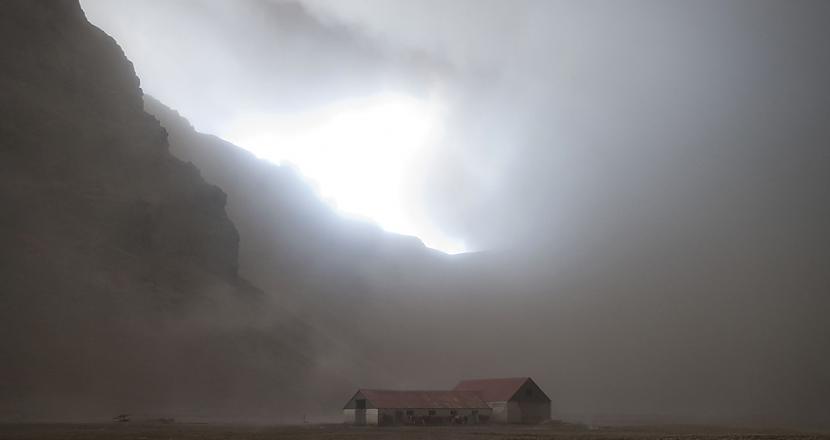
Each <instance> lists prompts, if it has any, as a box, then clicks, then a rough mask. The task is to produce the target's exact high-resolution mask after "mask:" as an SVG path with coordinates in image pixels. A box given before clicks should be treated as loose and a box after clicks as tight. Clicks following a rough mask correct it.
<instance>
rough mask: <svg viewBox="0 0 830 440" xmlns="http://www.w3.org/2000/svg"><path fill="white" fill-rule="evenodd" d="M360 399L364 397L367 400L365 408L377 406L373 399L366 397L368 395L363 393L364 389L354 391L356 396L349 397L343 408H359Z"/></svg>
mask: <svg viewBox="0 0 830 440" xmlns="http://www.w3.org/2000/svg"><path fill="white" fill-rule="evenodd" d="M360 399H363V400H365V401H366V408H364V409H370V408H375V407H376V406H375V405H374V403H372V401H371V400H369V399H368V398H367V397H366V395H365V394H364V393H363V390H357V392H356V393H354V396H352V398H351V399H349V401H348V402H346V404H345V405H343V409H355V408H357V401H358V400H360Z"/></svg>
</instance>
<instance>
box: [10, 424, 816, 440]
mask: <svg viewBox="0 0 830 440" xmlns="http://www.w3.org/2000/svg"><path fill="white" fill-rule="evenodd" d="M779 438H783V439H805V440H806V439H828V440H830V435H827V434H814V433H797V432H784V431H764V430H747V429H726V428H710V427H640V428H604V429H597V430H588V429H580V428H578V427H570V426H558V427H513V426H510V427H501V426H484V427H482V426H479V427H417V428H416V427H390V428H369V427H350V426H343V425H309V426H244V425H221V424H216V425H214V424H170V425H149V424H134V423H111V424H78V425H73V424H7V425H0V439H2V440H24V439H39V440H40V439H43V440H80V439H93V440H97V439H116V440H117V439H124V440H128V439H129V440H176V439H185V440H187V439H193V440H196V439H200V440H220V439H221V440H265V439H274V440H281V439H285V440H288V439H291V440H329V439H369V440H372V439H375V440H393V439H394V440H450V439H462V440H465V439H467V440H473V439H475V440H537V439H539V440H542V439H544V440H555V439H580V440H590V439H597V440H605V439H678V440H694V439H730V440H739V439H740V440H743V439H747V440H749V439H752V440H760V439H779Z"/></svg>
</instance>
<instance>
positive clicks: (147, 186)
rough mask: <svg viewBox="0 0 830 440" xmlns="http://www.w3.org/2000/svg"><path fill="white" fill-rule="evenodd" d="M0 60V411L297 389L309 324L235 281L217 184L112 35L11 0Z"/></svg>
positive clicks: (44, 411)
mask: <svg viewBox="0 0 830 440" xmlns="http://www.w3.org/2000/svg"><path fill="white" fill-rule="evenodd" d="M0 60H2V66H3V67H2V69H0V206H2V209H0V299H2V302H3V306H2V307H0V419H9V418H11V419H17V418H19V419H27V418H39V417H41V418H43V417H45V418H53V419H54V418H61V417H93V418H100V417H108V416H111V415H112V414H111V413H118V412H124V411H126V412H129V411H138V410H142V411H156V412H161V413H166V411H174V412H175V411H184V412H189V414H191V415H193V416H213V415H215V414H217V413H221V414H223V415H224V416H226V417H238V416H239V415H240V413H244V412H245V411H246V410H247V409H248V408H249V407H250V405H251V404H252V402H256V405H254V406H255V407H256V408H259V409H262V410H264V409H269V410H272V409H273V407H274V405H277V404H278V402H277V400H278V399H284V398H286V396H290V395H292V394H291V393H292V391H291V390H292V389H293V388H292V387H294V388H296V387H299V383H300V382H301V377H300V376H301V371H303V370H304V369H305V368H307V367H308V365H309V363H310V362H312V360H311V359H310V357H309V356H308V354H307V353H306V351H307V350H308V348H307V347H305V346H304V342H303V341H304V337H305V333H304V332H305V327H304V326H303V325H302V323H300V322H295V320H294V318H292V317H291V316H290V315H287V314H286V313H283V312H280V311H279V310H278V309H271V310H270V311H269V312H268V313H267V315H266V314H265V313H264V312H262V309H263V308H262V304H261V301H262V298H261V297H262V294H261V292H260V291H258V290H257V289H256V288H254V287H251V286H249V285H248V284H247V283H246V282H245V281H244V280H242V279H240V278H239V277H238V276H237V254H238V241H239V238H238V234H237V232H236V229H235V227H234V225H233V224H232V223H231V221H230V220H229V218H228V216H227V215H226V213H225V204H226V196H225V193H224V192H222V191H221V190H220V189H219V188H217V187H215V186H212V185H209V184H207V183H206V182H205V181H204V179H203V178H202V177H201V176H200V173H199V170H198V169H197V168H196V167H195V166H194V165H192V164H190V163H185V162H182V161H180V160H178V159H176V158H174V157H173V156H172V155H171V154H170V152H169V151H168V143H167V132H166V131H165V130H164V129H163V128H162V127H161V126H160V125H159V122H158V121H157V120H156V119H155V118H154V117H152V116H150V115H148V114H146V113H145V112H144V110H143V102H142V92H141V89H140V88H139V80H138V78H137V77H136V75H135V72H134V70H133V68H132V64H131V63H130V62H129V61H128V60H127V59H126V57H125V56H124V54H123V52H122V51H121V49H120V48H119V47H118V45H117V44H116V43H115V41H114V40H113V39H112V38H110V37H109V36H107V35H106V34H104V33H103V32H102V31H101V30H99V29H97V28H96V27H94V26H92V25H91V24H89V23H88V22H87V21H86V19H85V17H84V15H83V12H82V10H81V8H80V6H79V5H78V3H77V2H75V1H26V0H24V1H6V2H3V3H2V4H0ZM286 384H288V385H286ZM292 384H294V385H292ZM276 387H279V388H280V392H275V389H276ZM242 396H244V398H243V397H242ZM246 405H249V406H246ZM225 407H231V408H234V410H235V411H236V412H227V411H224V409H220V408H225ZM171 408H172V409H171ZM247 415H248V416H250V417H256V416H257V414H256V413H251V412H249V413H247Z"/></svg>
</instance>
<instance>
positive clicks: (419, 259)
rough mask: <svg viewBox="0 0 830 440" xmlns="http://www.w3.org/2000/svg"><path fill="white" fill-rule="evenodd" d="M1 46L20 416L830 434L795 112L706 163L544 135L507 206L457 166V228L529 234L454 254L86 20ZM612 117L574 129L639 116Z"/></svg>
mask: <svg viewBox="0 0 830 440" xmlns="http://www.w3.org/2000/svg"><path fill="white" fill-rule="evenodd" d="M225 5H226V6H227V5H228V4H225ZM284 7H287V6H285V5H282V6H279V7H276V6H275V7H274V8H275V9H276V10H280V9H282V8H284ZM291 10H292V11H294V13H296V14H299V15H301V16H302V17H303V21H302V23H305V24H304V26H306V25H307V26H312V25H315V24H314V23H316V22H315V21H314V20H312V19H311V18H310V17H309V16H307V15H306V12H304V11H305V10H304V9H302V8H299V7H294V6H292V7H291ZM690 28H691V27H690ZM340 31H342V32H346V31H345V30H344V29H340V30H339V31H338V32H340ZM806 34H808V35H809V33H806ZM339 35H340V34H337V36H339ZM0 37H2V38H0V59H2V60H3V62H4V64H3V69H2V70H1V71H0V98H2V99H0V141H2V143H0V207H2V210H0V283H2V284H0V297H1V298H2V301H3V307H2V308H0V419H2V420H32V419H44V420H80V419H102V418H109V417H111V416H112V415H115V414H117V413H123V412H129V413H149V414H154V415H158V416H173V417H177V418H181V419H184V420H186V419H211V420H258V421H267V422H280V421H286V420H287V421H298V420H301V417H302V416H303V415H305V414H308V415H310V416H312V417H314V416H322V415H327V416H331V415H336V414H337V413H338V411H339V410H340V407H341V405H342V404H343V403H344V402H345V400H346V399H348V397H349V395H350V394H351V393H353V391H354V389H355V388H357V387H377V388H417V389H441V388H447V387H450V386H452V385H453V384H455V383H456V382H457V381H458V380H459V379H463V378H476V377H488V376H494V377H495V376H499V377H503V376H532V377H533V378H534V380H535V381H536V382H537V383H538V384H539V385H540V386H541V387H542V388H543V389H544V390H545V391H546V392H547V394H549V395H550V397H551V398H552V400H553V402H552V407H553V413H554V417H561V418H565V419H569V420H581V421H588V422H596V423H613V422H620V421H660V422H684V423H689V422H693V423H694V422H700V423H733V424H734V423H737V424H749V425H791V426H799V427H824V428H826V427H828V419H827V417H826V403H827V401H828V399H830V353H828V336H827V335H828V334H830V324H828V322H830V321H828V320H827V319H826V315H827V313H828V310H830V307H828V296H827V293H828V292H830V282H828V267H827V262H828V252H827V249H828V245H830V240H828V233H827V224H828V222H830V214H829V212H828V209H827V208H828V206H830V204H828V203H827V199H826V194H825V191H826V188H827V187H828V186H830V182H828V176H830V174H828V173H827V172H826V171H827V169H828V158H829V156H828V155H827V150H826V148H825V147H826V145H827V143H826V142H825V141H826V140H827V139H830V136H828V132H827V129H826V127H825V125H826V124H824V125H822V124H821V123H820V122H821V121H820V120H819V119H818V118H814V119H810V118H794V117H793V118H787V117H786V115H787V114H789V113H787V111H789V112H791V113H792V114H796V110H798V108H801V107H798V106H796V105H793V107H792V108H790V109H789V110H787V108H785V107H775V109H778V110H776V111H775V112H773V111H772V110H770V112H768V113H767V112H751V111H743V109H741V108H739V109H738V110H735V116H733V119H732V121H734V122H733V123H731V124H727V123H721V119H718V118H715V117H712V118H711V121H709V119H708V118H701V119H706V120H707V121H709V122H712V121H714V122H712V124H713V125H712V127H713V128H712V130H708V131H707V130H702V131H700V132H698V131H695V130H693V129H692V128H687V129H686V131H688V132H694V133H695V134H698V133H702V134H701V135H700V136H694V137H693V139H688V140H686V141H687V142H688V143H689V144H690V145H695V148H689V149H682V148H676V149H672V148H661V147H663V146H664V145H663V144H662V142H664V141H665V142H666V143H667V144H668V141H669V140H671V139H674V137H675V134H676V131H672V130H670V129H669V128H671V126H670V125H668V124H667V125H666V127H668V128H664V129H662V130H661V131H660V132H659V134H660V136H656V137H654V138H648V139H651V140H652V141H653V142H654V144H648V143H638V142H635V141H633V140H631V139H626V141H625V142H624V141H621V140H618V139H614V142H611V141H609V140H607V139H599V140H596V142H595V144H596V145H598V146H593V145H594V143H592V142H593V141H592V142H585V144H586V145H591V147H590V148H589V147H584V148H583V149H580V148H578V147H577V146H568V145H566V146H561V147H557V148H551V147H550V145H551V144H550V143H549V142H548V139H547V138H545V137H544V136H537V135H536V134H534V135H533V136H527V138H528V139H531V140H533V141H534V142H535V143H534V144H533V145H531V146H526V147H523V148H525V149H524V150H520V151H519V152H518V153H516V154H515V157H514V161H513V162H511V167H512V168H511V169H510V170H509V171H506V172H504V173H503V174H501V176H502V178H503V179H504V180H503V181H502V183H504V185H501V186H498V191H496V194H495V195H494V194H493V193H486V192H483V191H478V190H476V188H475V186H473V187H472V189H470V188H466V187H465V186H464V185H454V186H452V185H447V188H448V189H447V190H441V191H438V189H440V188H444V186H442V185H440V184H441V183H442V182H444V183H446V182H454V181H455V180H454V179H455V178H456V177H458V176H457V174H455V173H449V175H447V174H443V175H442V174H441V172H445V171H446V170H445V169H444V168H443V165H446V164H443V163H442V164H438V165H436V166H435V167H434V168H431V169H428V170H427V171H428V172H427V173H426V175H425V176H421V177H422V178H424V179H425V180H429V179H430V178H431V177H433V176H435V177H436V178H435V179H432V180H430V182H429V183H430V186H431V187H432V186H434V187H435V188H438V189H435V190H436V191H437V192H438V193H440V197H439V196H436V197H437V198H439V199H441V200H442V201H440V202H436V203H437V205H440V206H441V207H443V208H444V209H445V210H446V212H444V213H443V214H445V215H447V216H448V219H449V220H451V221H450V223H452V224H454V225H455V227H460V226H458V225H465V226H464V227H465V228H467V229H469V231H471V232H474V233H475V234H478V235H480V237H479V238H480V239H481V242H482V243H504V242H507V241H509V240H515V241H514V242H512V243H513V245H512V246H504V247H494V248H493V249H492V250H489V251H487V252H482V253H477V254H467V255H454V256H449V255H444V254H441V253H438V252H435V251H432V250H430V249H427V248H425V247H424V246H423V244H422V243H421V242H420V241H419V240H418V239H416V238H413V237H406V236H400V235H394V234H389V233H386V232H384V231H382V230H381V229H380V228H378V227H376V226H375V225H372V224H370V223H367V222H362V221H357V220H354V219H348V218H344V217H342V216H340V215H338V214H337V213H336V212H335V211H334V210H333V209H332V208H330V207H329V206H328V205H326V204H325V203H324V202H323V201H321V200H320V198H319V197H318V194H317V192H316V191H315V189H314V188H313V186H312V185H309V183H308V182H306V180H305V179H304V178H303V177H301V176H300V174H299V173H298V172H297V171H295V170H293V169H292V168H290V167H285V166H278V165H275V164H273V163H269V162H267V161H264V160H261V159H258V158H257V157H255V156H254V155H253V154H251V153H249V152H247V151H245V150H243V149H241V148H239V147H238V146H235V145H233V144H231V143H229V142H226V141H224V140H222V139H220V138H217V137H215V136H212V135H207V134H202V133H199V132H197V131H196V130H195V129H194V128H193V127H192V126H191V125H190V123H189V122H188V120H187V119H185V117H183V116H181V115H179V114H178V113H176V111H175V110H172V109H170V108H168V107H167V106H166V105H165V103H163V102H160V101H158V100H155V99H154V98H152V97H150V96H146V95H144V94H143V92H142V90H141V88H140V87H139V79H138V77H137V76H136V73H135V71H134V69H133V66H132V64H131V62H130V61H129V60H128V59H127V57H126V56H125V54H124V53H123V52H122V50H121V49H120V47H119V45H118V44H117V43H116V41H115V40H113V39H112V38H110V37H109V36H108V35H106V34H105V33H104V32H103V31H101V30H100V29H98V28H96V27H95V26H93V25H91V24H90V23H89V22H88V21H87V20H86V18H85V16H84V13H83V12H82V10H81V8H80V6H79V5H78V3H77V2H70V1H54V2H45V1H44V2H40V1H37V2H36V1H25V0H15V1H5V2H3V3H2V4H0ZM182 38H184V37H182ZM337 40H338V41H340V39H339V38H337ZM343 41H346V40H343ZM361 41H363V40H361ZM742 41H743V40H742ZM746 41H750V42H751V41H753V40H751V39H749V38H747V39H746ZM747 44H748V45H749V43H747ZM361 47H362V46H361ZM749 47H752V46H751V45H749ZM339 48H340V46H336V47H335V49H336V51H338V53H339V51H340V49H339ZM251 53H252V54H253V55H258V54H257V53H256V51H252V52H251ZM344 53H345V51H344ZM486 53H487V54H488V55H489V54H490V53H491V51H486ZM788 53H789V52H788ZM247 55H251V54H247ZM251 58H252V59H257V58H258V56H251ZM533 59H534V60H535V59H536V58H535V57H533ZM782 65H786V63H784V64H782ZM672 66H674V64H672ZM177 67H178V66H169V68H170V69H171V70H173V69H176V68H177ZM590 67H591V69H587V68H586V70H590V71H592V72H606V71H607V70H603V69H599V68H597V69H593V68H594V67H597V66H594V65H590ZM531 70H532V69H530V68H528V71H531ZM776 72H777V71H776ZM269 74H271V72H270V71H269ZM762 74H763V72H762ZM770 76H774V75H772V74H770ZM298 77H302V75H298ZM576 77H578V75H574V78H576ZM818 77H819V76H818V75H816V78H818ZM730 78H732V77H731V76H730ZM808 79H809V78H808ZM822 80H823V77H822ZM598 82H600V81H598ZM771 83H774V84H778V81H777V79H776V78H772V79H770V78H768V77H767V76H763V75H761V77H760V79H758V80H757V81H756V83H753V84H761V85H766V84H771ZM803 84H809V81H807V80H805V81H802V82H793V83H788V87H787V88H786V90H789V91H792V90H796V91H800V93H799V96H802V95H803V97H805V98H804V104H803V106H802V107H803V108H813V107H815V108H824V107H822V106H825V107H826V106H827V103H828V102H830V101H828V100H827V99H826V98H825V97H824V96H823V95H821V94H811V93H808V90H807V89H806V86H803ZM191 85H192V86H194V87H195V85H196V83H195V82H194V83H193V84H191ZM742 86H743V87H746V88H745V89H741V90H743V93H746V94H747V95H750V96H753V97H755V100H757V101H761V102H767V101H770V102H773V101H775V102H784V101H785V99H784V98H783V97H786V93H785V91H783V90H784V89H783V88H782V89H780V90H779V89H776V88H774V87H760V86H757V87H756V85H752V87H750V85H744V84H743V83H742ZM800 86H801V87H804V90H802V89H800V88H799V87H800ZM251 88H252V89H256V87H255V84H254V85H253V86H252V87H251ZM507 89H510V88H509V87H506V88H505V90H507ZM487 90H489V88H488V89H487ZM477 93H478V94H484V93H485V90H484V89H482V90H479V91H478V92H477ZM470 94H472V95H476V96H478V95H477V94H476V93H470ZM532 95H534V96H536V95H535V94H532ZM657 95H659V94H657ZM768 95H771V96H772V97H771V98H769V99H766V97H767V96H768ZM662 96H663V95H660V97H662ZM719 96H720V95H719ZM655 99H656V98H655ZM495 102H502V101H498V100H495ZM467 104H470V103H467ZM473 104H475V102H474V103H473ZM699 104H700V105H701V107H705V105H704V103H699ZM739 104H740V105H749V104H746V103H745V102H743V101H739ZM750 104H751V105H750V108H752V109H754V108H756V107H755V106H754V104H755V102H750ZM594 105H595V106H596V107H591V106H588V107H580V108H581V109H582V110H580V111H585V112H586V114H588V116H585V115H583V117H584V119H582V120H581V121H580V122H581V124H583V125H581V126H579V125H578V124H575V125H574V127H582V129H584V130H585V131H586V132H590V133H591V134H593V133H605V130H604V129H605V126H604V125H603V124H602V123H599V122H598V121H600V120H602V118H599V119H598V118H596V117H594V113H592V112H591V111H595V112H599V114H604V115H606V116H607V118H606V119H607V120H609V121H616V124H617V125H619V126H620V127H622V126H624V125H625V124H624V122H628V123H631V124H634V123H635V122H637V121H633V120H626V119H624V118H623V119H617V117H620V116H621V115H620V114H615V113H611V114H605V113H602V110H601V109H604V108H605V107H603V106H601V105H600V103H599V102H598V103H594ZM471 107H475V106H474V105H471ZM504 107H509V108H511V109H512V108H513V107H512V106H504ZM736 107H739V106H738V105H737V104H736ZM499 108H502V107H499ZM608 108H612V107H608ZM613 108H618V109H624V110H620V112H624V113H626V115H628V113H632V114H633V113H634V112H629V111H628V108H627V107H626V106H622V105H620V106H618V107H613ZM761 108H764V109H771V108H773V107H766V106H762V107H761ZM588 110H591V111H588ZM739 110H740V111H739ZM511 111H512V110H511ZM606 111H607V110H606ZM675 111H676V112H677V113H678V114H679V113H681V112H680V111H679V110H676V109H675ZM694 112H696V113H695V115H696V116H700V114H701V113H702V112H698V110H697V109H696V108H695V110H694ZM657 113H658V112H653V113H651V117H653V118H655V119H656V118H657ZM517 114H518V113H517ZM537 114H547V113H545V112H541V111H540V112H537ZM671 114H672V115H674V113H671ZM519 116H521V114H519ZM612 116H614V117H612ZM578 117H579V115H576V116H574V118H577V119H578ZM674 117H676V118H677V119H678V120H680V119H682V118H680V116H678V115H675V116H674ZM471 119H474V120H477V119H476V118H471ZM516 119H521V118H519V117H516ZM530 119H532V118H530ZM756 119H758V120H756ZM487 120H490V119H487ZM493 120H499V118H493ZM532 120H533V121H536V122H538V123H539V125H544V126H547V125H548V124H545V123H544V121H542V122H539V121H537V120H535V119H532ZM759 121H760V122H759ZM770 121H774V122H775V124H772V123H771V122H770ZM514 122H515V121H514ZM588 122H590V123H588ZM675 122H676V121H675ZM646 125H647V126H648V127H651V126H653V125H654V124H652V123H651V121H648V123H647V124H646ZM754 125H759V126H763V127H767V126H770V127H772V126H774V130H771V131H772V132H771V133H768V134H769V135H767V136H761V135H756V132H755V131H753V130H748V129H746V128H745V127H750V126H754ZM473 126H474V127H476V129H478V128H479V127H480V125H478V124H477V123H476V124H473ZM585 127H589V129H588V128H585ZM617 128H618V129H619V127H617ZM567 129H572V130H576V131H579V130H577V129H573V128H572V127H564V128H563V130H567ZM620 130H622V129H620ZM643 131H644V132H648V133H649V134H650V135H651V134H653V133H652V132H650V131H648V130H643ZM486 134H487V133H484V134H482V135H481V136H477V137H473V139H474V140H476V141H481V142H486V141H487V136H486ZM537 134H538V133H537ZM571 135H573V136H574V137H575V138H578V136H576V134H574V133H571ZM632 136H633V135H632ZM459 137H460V136H459ZM621 139H622V138H621ZM655 139H656V140H655ZM583 141H584V139H583ZM470 142H473V141H470ZM657 144H659V145H657ZM511 145H512V144H511ZM556 145H558V144H556ZM591 148H592V149H591ZM550 151H553V153H551V152H550ZM465 157H467V156H465V154H463V152H461V151H458V155H457V156H456V160H459V161H461V162H463V160H462V159H464V158H465ZM597 158H600V160H597ZM474 163H478V162H474ZM597 163H598V164H599V165H597ZM439 168H440V169H439ZM469 168H475V167H469ZM447 169H449V170H452V167H449V168H447ZM571 171H573V172H571ZM433 173H436V174H433ZM462 180H463V179H462ZM469 200H476V201H477V202H476V203H473V204H471V205H470V206H474V208H469V206H467V205H465V202H467V201H469ZM459 201H460V202H459ZM485 202H486V203H485ZM467 208H469V210H467ZM456 214H457V215H458V216H460V217H463V218H458V219H452V217H454V216H455V215H456Z"/></svg>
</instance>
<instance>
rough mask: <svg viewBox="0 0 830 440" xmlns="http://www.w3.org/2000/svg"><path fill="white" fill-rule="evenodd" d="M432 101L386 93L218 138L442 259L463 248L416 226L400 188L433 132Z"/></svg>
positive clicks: (248, 124) (255, 123) (256, 119)
mask: <svg viewBox="0 0 830 440" xmlns="http://www.w3.org/2000/svg"><path fill="white" fill-rule="evenodd" d="M440 117H441V108H440V105H439V104H438V102H437V100H435V99H430V100H429V101H424V100H419V99H416V98H413V97H410V96H406V95H397V94H385V95H378V96H373V97H370V98H364V99H356V100H348V101H341V102H337V103H334V104H332V105H329V106H326V107H323V108H320V109H317V110H315V111H311V112H304V113H281V114H260V115H252V116H249V117H245V118H240V119H239V120H237V121H235V122H234V123H233V124H231V126H230V127H229V128H228V129H227V130H225V133H223V137H225V138H227V139H228V140H230V141H231V142H233V143H235V144H237V145H239V146H241V147H244V148H246V149H248V150H250V151H252V152H253V153H254V154H256V155H257V156H259V157H261V158H264V159H267V160H270V161H272V162H275V163H292V164H294V165H295V166H296V167H297V168H298V169H299V170H300V172H302V173H303V174H304V175H305V176H306V178H308V179H309V180H311V181H313V182H314V183H315V184H316V186H317V187H318V189H319V192H320V194H321V196H322V197H323V198H324V199H325V200H326V201H327V202H329V203H331V204H332V205H333V206H334V207H335V208H336V209H337V210H338V211H340V212H342V213H345V214H351V215H356V216H360V217H365V218H368V219H371V220H372V221H374V222H375V223H377V224H378V225H380V227H382V228H383V229H385V230H387V231H389V232H396V233H400V234H406V235H414V236H416V237H418V238H420V239H421V240H422V241H423V242H424V243H425V244H426V245H427V246H429V247H431V248H434V249H438V250H441V251H444V252H447V253H458V252H463V251H464V246H463V244H462V243H459V242H457V241H455V240H452V239H450V238H448V237H445V236H443V235H442V234H441V233H440V232H439V231H437V230H435V229H434V228H433V227H431V226H430V225H428V224H423V223H424V222H423V221H420V222H419V221H418V220H417V219H416V218H415V216H414V215H413V214H414V213H412V212H411V211H409V206H410V205H412V204H408V203H407V194H406V182H407V181H408V179H416V178H419V175H423V173H421V172H419V170H418V169H416V168H415V166H416V161H415V159H417V157H418V155H419V153H424V152H425V150H426V149H427V148H428V146H429V144H430V142H431V140H433V139H434V136H435V135H436V134H437V131H438V129H439V127H440ZM410 181H411V180H410Z"/></svg>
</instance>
